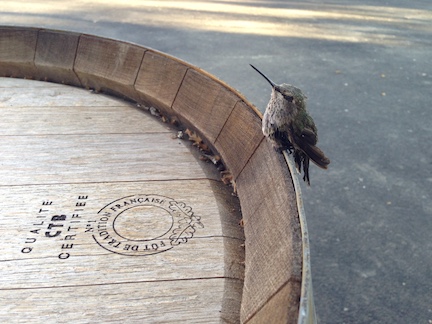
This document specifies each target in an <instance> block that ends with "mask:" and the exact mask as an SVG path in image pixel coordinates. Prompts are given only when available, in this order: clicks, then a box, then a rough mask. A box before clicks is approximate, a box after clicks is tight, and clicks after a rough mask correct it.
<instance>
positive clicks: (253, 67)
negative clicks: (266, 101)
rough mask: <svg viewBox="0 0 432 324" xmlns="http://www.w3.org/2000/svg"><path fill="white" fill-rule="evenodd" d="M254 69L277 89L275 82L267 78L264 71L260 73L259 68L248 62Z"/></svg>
mask: <svg viewBox="0 0 432 324" xmlns="http://www.w3.org/2000/svg"><path fill="white" fill-rule="evenodd" d="M249 65H250V66H251V67H252V68H253V69H254V70H255V71H257V72H258V73H259V74H261V75H262V76H263V77H264V79H266V80H267V81H268V83H270V84H271V86H272V88H273V89H275V90H276V91H278V88H277V85H276V83H274V82H273V81H272V80H270V79H269V78H267V77H266V76H265V75H264V73H262V72H261V71H260V70H258V69H257V68H256V67H255V66H253V65H252V64H249Z"/></svg>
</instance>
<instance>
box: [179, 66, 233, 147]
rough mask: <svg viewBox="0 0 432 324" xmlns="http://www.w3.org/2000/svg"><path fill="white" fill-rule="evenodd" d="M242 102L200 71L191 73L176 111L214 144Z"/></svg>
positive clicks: (185, 81)
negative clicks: (234, 110)
mask: <svg viewBox="0 0 432 324" xmlns="http://www.w3.org/2000/svg"><path fill="white" fill-rule="evenodd" d="M239 100H240V98H239V97H237V96H236V95H235V94H234V93H232V92H230V91H228V90H227V89H226V88H224V87H223V86H222V85H221V84H218V83H216V82H214V81H213V80H212V79H210V78H209V77H207V76H205V75H203V74H200V73H198V72H197V71H194V70H188V72H187V73H186V76H185V79H184V81H183V83H182V85H181V87H180V90H179V92H178V95H177V97H176V100H175V102H174V104H173V109H174V111H175V112H176V113H177V114H178V115H180V116H181V118H182V119H183V120H185V121H186V122H187V123H188V124H189V125H194V127H196V128H198V129H199V130H200V131H201V132H202V134H203V135H204V136H205V137H206V138H207V139H208V140H209V141H210V142H211V143H214V142H215V140H216V138H217V137H218V135H219V134H220V132H221V130H222V127H223V126H224V125H225V122H226V120H227V119H228V117H229V116H230V114H231V112H232V110H233V109H234V106H235V105H236V103H237V102H238V101H239Z"/></svg>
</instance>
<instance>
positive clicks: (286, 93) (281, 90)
mask: <svg viewBox="0 0 432 324" xmlns="http://www.w3.org/2000/svg"><path fill="white" fill-rule="evenodd" d="M250 66H251V67H252V68H253V69H254V70H255V71H257V72H258V73H259V74H261V76H263V77H264V79H266V80H267V82H268V83H270V85H271V86H272V89H273V94H274V95H276V96H282V98H283V99H285V100H286V101H287V102H289V103H293V104H295V105H298V106H300V107H304V105H305V99H307V97H306V96H305V95H304V94H303V92H302V91H301V90H300V89H299V88H297V87H294V86H293V85H291V84H287V83H282V84H281V85H277V84H276V83H274V82H273V81H272V80H270V79H269V78H268V77H267V76H266V75H265V74H264V73H262V72H261V71H260V70H258V69H257V68H256V67H255V66H253V65H252V64H250Z"/></svg>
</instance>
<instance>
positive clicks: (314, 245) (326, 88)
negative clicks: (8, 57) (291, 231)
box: [0, 0, 432, 323]
mask: <svg viewBox="0 0 432 324" xmlns="http://www.w3.org/2000/svg"><path fill="white" fill-rule="evenodd" d="M0 24H1V25H4V24H6V25H25V26H36V27H47V28H55V29H65V30H72V31H79V32H86V33H91V34H96V35H100V36H107V37H110V38H116V39H121V40H125V41H131V42H134V43H138V44H141V45H144V46H147V47H152V48H155V49H157V50H160V51H163V52H166V53H168V54H171V55H174V56H177V57H178V58H180V59H183V60H185V61H188V62H189V63H192V64H194V65H197V66H199V67H201V68H203V69H204V70H207V71H208V72H210V73H212V74H214V75H216V76H217V77H219V78H220V79H222V80H224V81H225V82H227V83H228V84H230V85H231V86H233V87H234V88H236V89H238V90H239V91H240V92H242V93H243V94H244V95H245V96H246V97H247V98H248V99H249V100H250V101H251V102H252V103H254V104H255V105H256V106H257V107H258V108H259V109H261V110H263V109H264V108H265V106H266V104H267V101H268V99H269V94H270V88H269V86H268V84H267V83H266V82H265V80H264V79H262V78H261V77H260V76H259V75H258V74H257V73H256V72H254V71H253V70H252V69H251V68H250V67H249V63H252V64H254V65H255V66H257V67H258V68H260V69H261V70H262V71H263V72H264V73H266V74H267V75H268V76H269V77H270V78H272V79H273V80H274V81H275V82H276V83H283V82H286V83H292V84H294V85H296V86H298V87H300V88H301V89H303V91H304V92H305V93H306V94H307V96H308V98H309V101H308V107H309V110H310V113H311V114H312V116H313V117H314V119H315V122H316V124H317V126H318V129H319V136H320V140H319V146H320V147H321V148H322V149H323V151H324V152H325V153H326V154H327V155H328V157H329V158H330V159H331V161H332V162H331V164H330V167H329V170H328V171H322V170H320V169H318V168H316V167H314V166H312V167H311V184H312V185H311V187H310V188H308V187H307V186H304V188H303V197H304V200H305V210H306V216H307V220H308V226H309V231H310V238H311V250H312V251H311V253H312V254H311V258H312V273H313V285H314V294H315V304H316V310H317V314H318V318H319V321H320V322H321V323H432V240H431V237H432V234H431V233H432V202H431V200H432V197H431V196H432V150H431V149H430V144H431V143H432V109H431V102H432V2H431V1H430V0H423V1H422V0H412V1H403V0H392V1H372V0H364V1H360V0H353V1H347V0H333V1H318V0H316V1H314V0H310V1H303V2H294V1H280V0H279V1H271V0H268V1H243V0H237V1H228V0H225V1H223V0H221V1H119V0H117V1H115V0H114V1H113V0H99V1H90V0H75V1H63V0H58V1H48V0H34V1H31V0H14V1H9V0H2V2H1V6H0Z"/></svg>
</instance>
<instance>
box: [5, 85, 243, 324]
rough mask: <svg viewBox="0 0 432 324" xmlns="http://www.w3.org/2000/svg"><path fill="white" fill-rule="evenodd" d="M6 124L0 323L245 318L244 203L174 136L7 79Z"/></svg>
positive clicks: (116, 109)
mask: <svg viewBox="0 0 432 324" xmlns="http://www.w3.org/2000/svg"><path fill="white" fill-rule="evenodd" d="M0 129H1V130H0V151H1V152H2V154H1V156H0V164H1V168H0V197H1V205H2V208H1V212H0V240H1V241H0V273H1V274H2V275H1V276H0V299H1V300H2V302H1V303H0V322H8V323H12V322H34V321H35V319H37V322H56V323H61V322H64V323H66V322H69V323H70V322H117V323H120V322H122V323H146V322H147V323H148V322H163V323H167V322H178V321H184V322H188V323H194V322H196V323H203V322H206V323H216V322H219V321H221V319H223V318H225V319H226V320H227V321H230V322H236V321H239V311H240V301H241V293H242V289H243V272H244V265H243V263H242V262H243V261H244V248H243V247H242V244H243V243H244V237H243V230H242V229H241V228H240V226H239V225H238V222H239V219H240V211H239V205H238V203H237V202H236V199H235V198H234V197H233V196H232V195H231V191H230V190H231V189H229V188H228V187H226V186H225V185H224V184H222V183H221V181H220V179H219V174H218V172H216V169H215V168H214V167H213V166H212V165H210V164H207V163H205V162H202V161H200V160H199V159H198V158H197V156H196V153H197V151H196V149H195V148H193V147H190V144H189V143H188V142H185V141H183V140H179V139H177V138H175V134H176V132H175V131H174V130H172V129H170V128H169V127H168V126H167V125H166V124H163V123H161V122H160V121H159V120H156V119H155V118H154V117H153V116H151V115H150V114H149V113H147V112H144V111H142V110H140V109H138V108H136V107H135V106H134V105H132V104H130V103H126V102H123V101H122V100H119V99H113V98H111V97H106V96H104V95H101V94H95V93H91V92H89V91H86V90H83V89H78V88H72V87H67V86H62V85H57V84H50V83H41V82H37V81H26V80H18V79H4V78H0Z"/></svg>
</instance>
